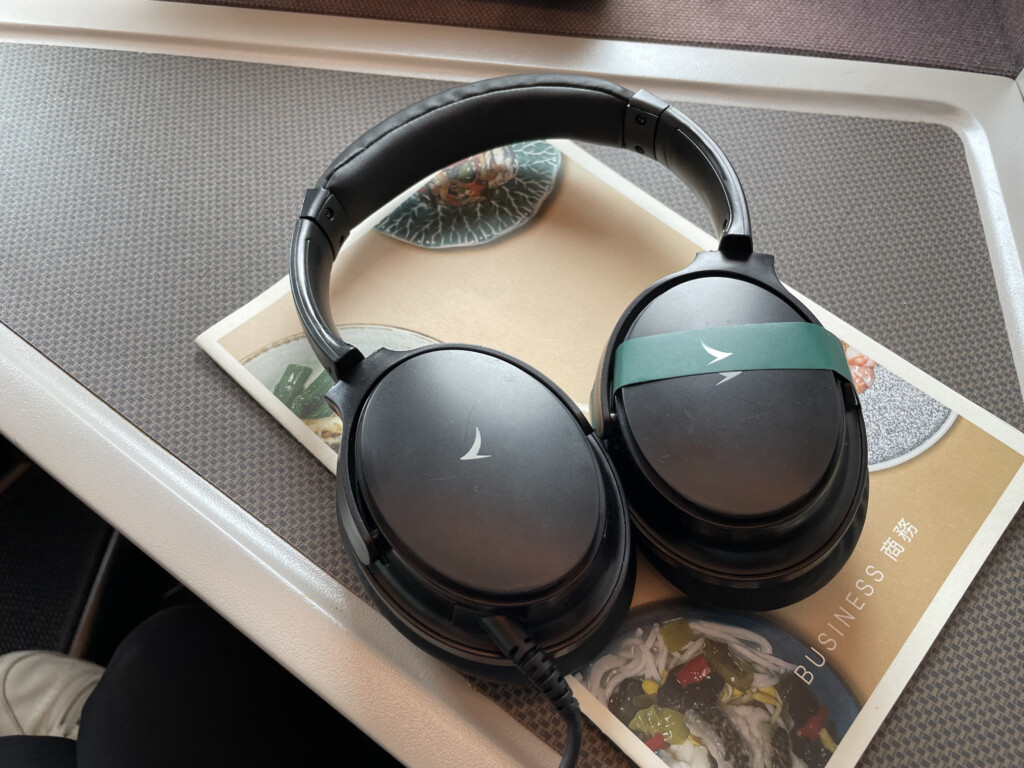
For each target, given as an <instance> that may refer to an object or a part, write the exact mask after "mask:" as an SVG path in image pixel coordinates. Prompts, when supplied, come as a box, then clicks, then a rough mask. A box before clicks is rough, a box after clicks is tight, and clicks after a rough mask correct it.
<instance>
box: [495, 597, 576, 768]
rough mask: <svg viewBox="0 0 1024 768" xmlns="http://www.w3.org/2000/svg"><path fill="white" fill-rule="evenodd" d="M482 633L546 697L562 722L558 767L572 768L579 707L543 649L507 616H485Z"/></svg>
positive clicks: (564, 680) (574, 756)
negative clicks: (563, 740)
mask: <svg viewBox="0 0 1024 768" xmlns="http://www.w3.org/2000/svg"><path fill="white" fill-rule="evenodd" d="M480 624H481V626H483V628H484V631H486V632H487V634H488V635H489V636H490V638H491V640H493V641H494V644H495V645H496V646H498V650H500V651H501V653H502V654H503V655H504V656H505V657H506V658H507V659H509V660H510V661H511V662H512V663H513V664H515V665H516V668H517V669H518V670H519V671H520V672H522V673H523V675H524V676H525V677H526V678H527V679H528V680H530V682H532V683H533V684H534V685H536V686H537V687H538V688H540V690H541V692H542V693H543V694H544V695H545V696H546V697H547V698H548V701H550V702H551V703H552V704H553V705H554V707H555V710H556V711H557V712H558V714H560V715H561V716H562V719H563V720H565V748H564V749H563V751H562V761H561V762H560V763H559V764H558V768H574V766H575V765H576V760H577V759H578V758H579V755H580V743H581V742H582V740H583V720H582V717H581V715H580V705H579V702H578V701H576V698H575V697H574V696H573V695H572V689H571V688H570V687H569V683H568V682H566V679H565V677H564V676H563V675H562V673H561V672H559V671H558V667H556V666H555V662H554V661H553V660H552V659H551V657H550V656H548V655H547V653H545V652H544V649H543V648H541V647H540V646H539V645H537V643H535V642H534V641H533V639H532V638H531V637H530V636H529V635H528V634H526V632H525V631H524V630H523V628H522V627H520V626H519V625H518V624H517V623H516V622H514V621H512V620H511V619H509V618H508V617H507V616H487V617H486V618H483V619H481V620H480Z"/></svg>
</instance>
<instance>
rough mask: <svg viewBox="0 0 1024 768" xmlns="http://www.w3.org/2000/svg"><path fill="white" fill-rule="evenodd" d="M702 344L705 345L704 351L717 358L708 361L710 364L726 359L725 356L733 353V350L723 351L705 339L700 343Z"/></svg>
mask: <svg viewBox="0 0 1024 768" xmlns="http://www.w3.org/2000/svg"><path fill="white" fill-rule="evenodd" d="M700 345H701V346H702V347H704V351H705V352H707V353H708V354H709V355H711V356H712V357H713V358H715V359H714V360H712V361H711V362H710V363H708V365H714V364H715V363H717V362H720V361H722V360H725V358H727V357H729V355H731V354H732V352H722V351H721V350H720V349H715V348H714V347H709V346H708V345H707V344H705V343H704V342H703V341H702V342H701V343H700Z"/></svg>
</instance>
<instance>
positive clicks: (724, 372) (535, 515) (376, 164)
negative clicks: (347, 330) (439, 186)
mask: <svg viewBox="0 0 1024 768" xmlns="http://www.w3.org/2000/svg"><path fill="white" fill-rule="evenodd" d="M548 137H560V138H568V139H575V140H579V141H584V142H591V143H595V144H605V145H609V146H615V147H624V148H627V149H630V150H632V151H634V152H638V153H640V154H643V155H648V156H649V157H652V158H654V159H656V160H657V161H658V162H660V163H662V164H663V165H664V166H666V167H667V168H668V169H669V170H671V171H672V172H673V173H675V175H676V176H678V177H679V178H680V179H681V180H682V181H684V182H685V183H686V184H687V185H688V186H689V187H690V188H691V189H693V190H694V191H695V192H696V193H697V194H698V195H699V197H700V199H701V200H702V202H703V203H704V205H705V207H706V208H707V210H708V211H709V213H710V215H711V220H712V223H713V225H714V226H715V228H716V232H717V234H718V236H719V238H720V242H719V250H718V251H715V252H709V253H702V254H699V255H698V257H697V258H696V260H695V261H694V262H693V264H692V265H691V266H690V267H688V268H687V269H685V270H683V271H682V272H680V273H678V274H675V275H671V276H669V277H666V278H664V279H663V280H661V281H659V282H658V283H656V284H654V285H652V286H651V287H650V288H648V289H647V290H646V291H644V292H643V293H642V294H641V295H640V296H639V297H638V298H637V299H636V300H635V301H634V302H633V303H632V304H631V305H630V306H629V307H628V308H627V309H626V311H625V313H624V314H623V315H622V317H621V319H620V320H619V322H618V324H617V326H616V328H615V331H614V333H613V334H612V337H611V339H610V341H609V343H608V347H607V349H606V351H605V354H604V357H603V360H602V361H601V364H600V366H599V370H598V375H597V382H596V384H595V387H594V391H593V393H592V397H591V418H592V420H593V424H594V426H593V428H592V427H591V425H590V424H589V423H588V422H587V420H586V418H585V417H584V416H583V414H582V413H581V412H580V411H579V409H578V408H577V407H576V406H575V404H574V403H573V402H572V400H570V398H569V397H567V396H566V395H565V394H564V393H563V392H561V390H559V389H558V388H557V387H556V386H555V384H554V383H553V382H551V381H550V380H549V379H547V378H546V377H545V376H544V375H543V374H542V373H540V372H539V371H536V370H534V369H533V368H531V367H530V366H528V365H526V364H525V363H522V362H520V361H518V360H516V359H514V358H512V357H509V356H508V355H505V354H503V353H501V352H498V351H495V350H491V349H485V348H482V347H476V346H468V345H460V344H439V345H433V346H429V347H423V348H420V349H416V350H412V351H406V352H395V351H390V350H380V351H379V352H376V353H374V354H372V355H370V356H369V357H368V358H366V359H364V358H363V356H362V354H361V353H360V352H359V351H358V350H357V349H355V348H354V347H352V346H351V345H349V344H347V343H345V341H344V340H342V339H341V338H340V337H339V336H338V335H337V332H336V326H335V324H334V322H333V320H332V318H331V309H330V304H329V301H328V285H329V280H330V271H331V266H332V263H333V261H334V257H335V255H336V254H337V252H338V249H339V247H340V246H341V244H342V242H344V240H345V238H346V237H347V236H348V234H349V232H350V231H351V229H352V227H353V225H355V224H357V223H359V222H360V221H362V220H364V219H366V218H367V217H369V216H370V215H371V214H372V213H373V212H374V211H376V210H377V209H378V208H380V207H381V206H383V205H384V204H385V203H387V202H388V201H389V200H391V199H392V198H393V197H394V196H396V195H397V194H399V193H400V192H401V191H402V190H404V189H406V188H408V187H409V186H411V185H412V184H414V183H416V182H417V181H419V180H420V179H422V178H423V177H425V176H427V175H429V174H430V173H432V172H434V171H436V170H438V169H439V168H442V167H444V166H447V165H450V164H452V163H454V162H457V161H459V160H461V159H462V158H464V157H467V156H469V155H472V154H476V153H479V152H482V151H484V150H487V149H490V148H492V147H495V146H501V145H506V144H511V143H514V142H519V141H526V140H532V139H538V138H548ZM290 274H291V285H292V293H293V296H294V299H295V304H296V307H297V308H298V312H299V316H300V318H301V320H302V324H303V326H304V328H305V330H306V334H307V336H308V338H309V341H310V343H311V344H312V346H313V350H314V352H315V353H316V355H317V357H318V358H319V360H320V362H321V363H322V364H323V365H324V367H325V368H326V369H327V370H328V371H329V372H330V374H331V376H332V377H333V378H334V380H335V381H337V382H338V383H337V384H336V385H335V386H334V387H333V388H332V389H331V390H330V392H329V393H328V394H327V399H328V401H329V402H330V404H331V407H332V408H333V409H334V410H335V411H336V412H337V414H338V415H339V416H340V417H341V420H342V423H343V424H344V425H345V434H344V436H343V439H342V444H341V449H340V454H339V458H338V476H337V482H338V496H337V498H338V517H339V521H340V524H341V530H342V536H343V539H344V541H345V546H346V549H347V551H348V553H349V555H350V556H351V557H352V560H353V562H354V563H355V564H356V567H357V569H358V571H359V573H360V575H361V577H362V579H363V581H364V583H365V584H366V586H367V589H368V591H369V593H370V595H371V597H372V598H373V600H374V602H375V603H376V605H377V606H378V608H380V610H381V611H382V612H383V613H384V615H385V616H386V617H388V619H389V620H390V621H391V622H392V623H393V624H394V625H395V626H396V627H397V628H398V629H399V630H400V631H402V632H403V633H404V634H405V635H406V636H407V637H409V638H410V639H411V640H412V641H413V642H415V643H416V644H417V645H419V646H420V647H421V648H424V649H425V650H427V651H428V652H430V653H432V654H434V655H435V656H438V657H440V658H442V659H444V660H445V661H447V662H448V663H450V664H452V665H454V666H455V667H457V668H459V669H461V670H463V671H466V672H469V673H472V674H475V675H478V676H480V677H484V678H489V679H495V680H514V679H518V677H519V673H518V672H517V671H516V670H517V669H518V670H519V671H520V672H523V673H524V674H526V675H527V676H529V677H530V678H531V679H533V680H534V681H535V682H537V683H538V684H539V685H541V686H542V687H546V688H547V690H546V692H547V693H548V695H549V696H550V697H551V698H552V700H554V701H555V702H556V706H559V708H560V711H563V715H565V710H566V708H569V707H570V706H571V705H570V701H569V700H571V695H569V696H568V700H567V699H566V691H567V688H565V687H564V681H562V680H561V678H560V676H559V675H558V674H557V672H556V671H555V670H554V669H553V667H552V664H551V662H549V661H548V657H550V659H553V661H554V664H556V665H557V666H558V667H559V668H560V669H561V670H562V671H563V672H564V671H571V670H573V669H575V668H578V667H580V666H581V665H583V664H584V663H585V662H586V661H587V660H588V659H590V658H591V657H593V656H595V655H596V654H597V653H598V652H599V651H600V650H601V649H602V648H603V647H604V646H605V645H606V644H607V643H608V642H609V641H610V640H611V639H612V637H613V636H614V634H615V633H616V631H617V629H618V625H619V622H620V620H621V619H622V618H623V617H624V615H625V612H626V610H627V609H628V606H629V603H630V599H631V596H632V587H633V581H634V574H635V562H634V558H633V555H632V548H631V544H630V525H629V518H630V517H631V518H632V522H633V526H634V530H635V533H636V534H637V538H638V540H639V544H640V546H641V547H642V548H643V549H644V551H645V553H646V554H647V556H648V557H649V558H650V559H651V561H652V562H653V563H654V564H655V565H656V566H657V567H658V568H659V570H661V572H662V573H663V574H665V576H666V577H667V578H668V579H669V580H670V581H672V582H673V583H674V584H676V585H677V586H679V587H680V588H681V589H683V590H684V591H685V592H687V593H688V594H690V595H691V596H693V597H695V598H696V599H699V600H704V601H708V602H712V603H715V604H717V605H720V606H723V607H729V608H739V609H754V610H768V609H772V608H777V607H780V606H783V605H786V604H789V603H792V602H795V601H796V600H800V599H801V598H803V597H805V596H807V595H809V594H811V593H812V592H813V591H815V590H816V589H817V588H818V587H820V586H822V585H823V584H824V583H826V582H827V581H828V580H829V579H830V578H831V577H832V576H833V575H834V574H835V573H836V572H837V571H838V570H839V568H840V567H841V566H842V564H843V563H844V562H845V561H846V559H847V558H848V556H849V554H850V552H851V551H852V550H853V547H854V545H855V544H856V541H857V538H858V536H859V534H860V530H861V527H862V525H863V521H864V515H865V512H866V508H867V448H866V439H865V431H864V423H863V419H862V417H861V413H860V405H859V402H858V400H857V395H856V391H855V389H854V387H853V385H852V383H851V381H850V374H849V371H848V369H847V366H846V361H845V355H844V353H843V348H842V346H841V343H840V342H839V341H838V339H836V338H835V337H834V336H832V335H831V334H829V333H828V332H827V331H825V330H824V329H823V328H822V327H821V326H820V324H819V323H818V321H817V320H816V319H815V318H814V316H813V315H812V314H811V313H810V312H809V311H808V310H807V309H806V308H805V307H804V306H803V305H802V304H801V303H800V302H799V301H797V299H796V298H795V297H794V296H793V295H792V294H790V293H789V292H788V291H787V290H786V289H785V288H784V287H783V286H782V284H781V282H780V281H779V279H778V277H777V276H776V274H775V270H774V266H773V259H772V257H771V256H767V255H764V254H759V253H754V252H753V245H752V241H751V234H750V219H749V214H748V212H747V204H746V200H745V198H744V196H743V191H742V189H741V187H740V183H739V180H738V178H737V176H736V173H735V171H734V170H733V168H732V166H731V165H730V164H729V161H728V160H727V159H726V157H725V155H724V154H723V153H722V151H721V149H719V147H718V146H717V145H716V144H715V142H714V141H713V140H712V139H711V138H710V137H709V136H708V135H707V134H706V133H704V131H702V130H701V129H700V128H699V127H698V126H697V125H695V124H694V123H693V122H692V121H691V120H689V119H688V118H687V117H686V116H685V115H683V114H682V113H681V112H680V111H679V110H677V109H675V108H674V107H670V106H668V105H667V104H666V103H665V102H663V101H661V100H660V99H658V98H657V97H655V96H653V95H652V94H650V93H648V92H646V91H638V92H636V93H633V92H631V91H629V90H626V89H625V88H622V87H620V86H617V85H613V84H611V83H608V82H604V81H601V80H596V79H592V78H585V77H574V76H567V75H526V76H515V77H504V78H498V79H494V80H486V81H482V82H478V83H472V84H469V85H465V86H461V87H458V88H455V89H452V90H450V91H446V92H444V93H440V94H438V95H436V96H432V97H430V98H428V99H425V100H423V101H421V102H419V103H417V104H414V105H412V106H410V107H407V108H406V109H404V110H402V111H401V112H399V113H397V114H395V115H393V116H391V117H389V118H388V119H387V120H385V121H384V122H382V123H380V124H379V125H378V126H376V127H375V128H372V129H371V130H369V131H368V132H367V133H365V134H364V135H363V136H361V137H360V138H359V139H358V140H357V141H356V142H355V143H354V144H352V145H351V146H350V147H349V148H348V149H346V150H345V151H344V152H343V153H342V154H341V155H340V156H339V157H338V158H337V159H336V160H335V161H334V162H333V163H331V165H330V167H328V169H327V171H326V172H325V173H324V174H323V176H321V177H320V180H319V182H318V183H317V185H316V187H315V188H314V189H312V190H309V191H307V193H306V197H305V200H304V203H303V206H302V212H301V214H300V218H299V220H298V222H297V223H296V225H295V230H294V234H293V237H292V244H291V270H290ZM623 489H625V491H624V490H623ZM531 638H532V639H531ZM566 717H567V719H569V716H568V715H566ZM576 717H577V718H578V714H577V715H576ZM573 728H574V726H573V725H572V722H571V720H570V733H572V729H573ZM576 738H577V740H578V735H577V737H576ZM570 741H572V739H570ZM568 758H569V754H568V752H567V754H566V758H565V759H563V765H568V764H571V763H568V762H566V759H568ZM572 761H573V762H574V761H575V757H574V756H573V757H572Z"/></svg>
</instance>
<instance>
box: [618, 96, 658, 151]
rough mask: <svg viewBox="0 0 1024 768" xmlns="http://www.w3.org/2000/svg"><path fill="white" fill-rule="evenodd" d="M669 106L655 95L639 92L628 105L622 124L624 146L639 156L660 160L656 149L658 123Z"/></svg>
mask: <svg viewBox="0 0 1024 768" xmlns="http://www.w3.org/2000/svg"><path fill="white" fill-rule="evenodd" d="M666 109H668V104H666V103H665V102H664V101H662V100H661V99H659V98H658V97H657V96H655V95H654V94H653V93H649V92H648V91H644V90H639V91H637V92H636V93H634V94H633V96H632V98H630V100H629V103H628V104H627V105H626V114H625V116H624V119H623V124H622V145H623V146H624V147H625V148H626V149H628V150H630V151H631V152H636V153H637V154H641V155H647V156H649V157H650V158H651V159H652V160H659V159H660V158H658V156H657V149H656V138H657V133H658V121H659V120H660V119H661V114H662V112H664V111H665V110H666Z"/></svg>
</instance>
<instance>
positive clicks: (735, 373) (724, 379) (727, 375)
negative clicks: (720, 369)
mask: <svg viewBox="0 0 1024 768" xmlns="http://www.w3.org/2000/svg"><path fill="white" fill-rule="evenodd" d="M741 373H743V371H729V372H728V373H720V374H718V375H719V376H721V377H722V380H721V381H720V382H718V384H725V382H727V381H728V380H729V379H735V378H736V377H737V376H739V375H740V374H741ZM718 384H715V386H716V387H717V386H718Z"/></svg>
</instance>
